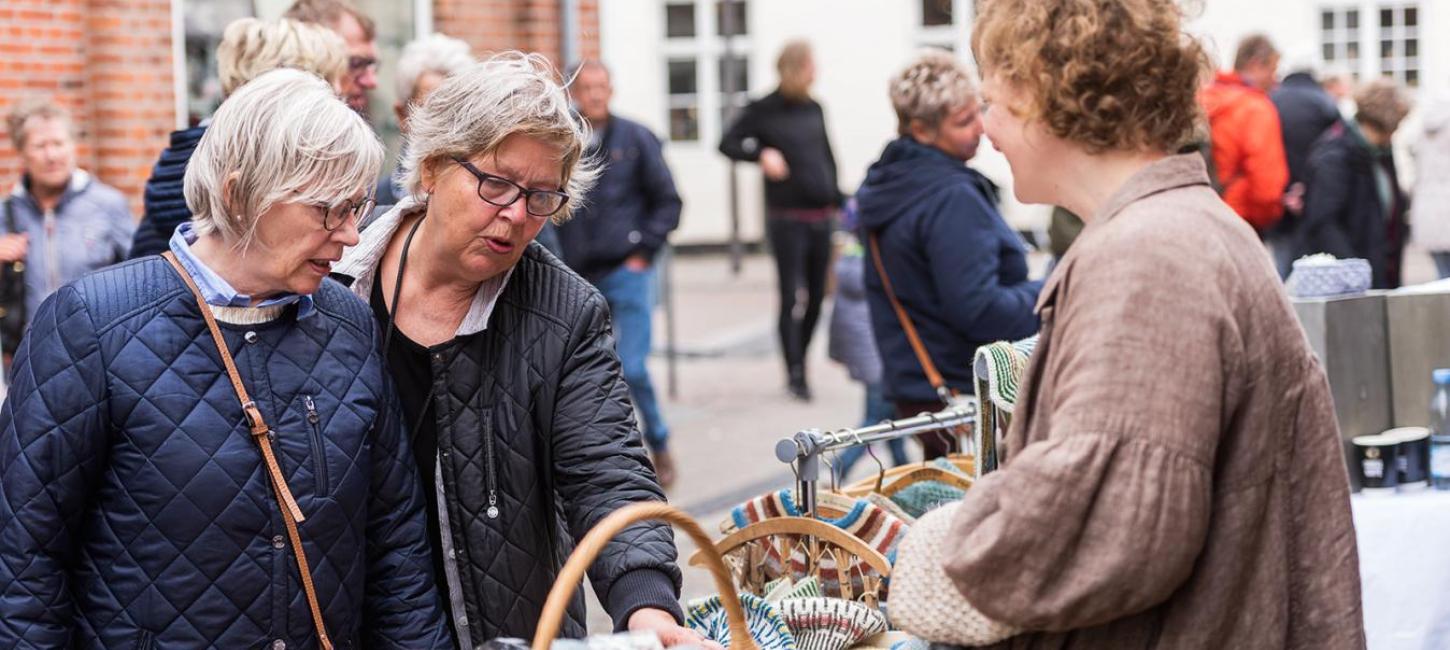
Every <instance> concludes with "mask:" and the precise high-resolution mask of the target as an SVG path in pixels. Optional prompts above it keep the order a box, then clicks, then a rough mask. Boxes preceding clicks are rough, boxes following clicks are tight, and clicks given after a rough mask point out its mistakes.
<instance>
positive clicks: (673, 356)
mask: <svg viewBox="0 0 1450 650" xmlns="http://www.w3.org/2000/svg"><path fill="white" fill-rule="evenodd" d="M657 259H658V260H659V261H658V262H656V264H658V265H659V267H660V302H661V303H662V306H663V307H664V310H665V375H666V378H667V379H666V381H667V383H668V384H669V387H668V392H669V396H670V400H671V401H673V400H676V399H679V396H680V390H679V388H680V387H679V374H678V368H677V367H676V366H677V361H678V359H679V348H678V347H677V346H676V339H675V249H674V247H673V246H670V245H669V244H665V248H664V250H663V251H661V252H660V255H659V257H658V258H657Z"/></svg>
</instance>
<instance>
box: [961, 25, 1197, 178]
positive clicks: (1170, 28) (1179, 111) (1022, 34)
mask: <svg viewBox="0 0 1450 650" xmlns="http://www.w3.org/2000/svg"><path fill="white" fill-rule="evenodd" d="M1182 22H1183V14H1182V11H1181V10H1180V9H1179V7H1178V5H1177V3H1176V2H1174V0H982V2H981V5H980V13H979V15H978V16H977V20H976V25H975V27H974V29H973V30H972V51H973V53H974V54H975V55H976V58H977V63H978V65H979V66H980V68H981V71H982V76H983V77H984V78H987V77H994V76H995V77H996V78H998V79H1000V80H1002V81H1005V82H1007V83H1008V84H1009V85H1010V86H1012V87H1014V89H1016V90H1018V91H1020V94H1021V96H1022V97H1024V98H1025V104H1026V105H1025V106H1014V107H1011V108H1012V109H1014V111H1025V113H1026V115H1027V116H1028V117H1030V118H1035V119H1040V120H1041V121H1042V122H1043V123H1044V124H1045V125H1046V126H1047V128H1048V130H1049V131H1050V132H1052V133H1053V134H1055V135H1057V136H1058V137H1061V138H1063V139H1065V140H1068V141H1071V142H1075V143H1077V144H1079V145H1082V146H1083V147H1085V148H1086V149H1087V150H1088V151H1090V152H1093V153H1098V152H1102V151H1107V150H1133V151H1148V150H1151V151H1167V152H1172V151H1176V150H1178V149H1179V148H1181V147H1182V146H1184V145H1185V144H1188V143H1190V142H1192V141H1193V138H1194V131H1195V126H1196V125H1197V123H1198V121H1199V108H1198V102H1197V100H1196V93H1197V90H1198V86H1199V81H1200V79H1201V78H1202V76H1203V75H1204V74H1205V72H1206V71H1207V70H1209V64H1208V58H1207V56H1206V55H1205V54H1204V51H1203V48H1202V47H1201V46H1200V45H1199V44H1198V42H1197V41H1196V40H1195V39H1193V38H1192V37H1190V36H1188V35H1187V34H1185V33H1184V32H1183V30H1182Z"/></svg>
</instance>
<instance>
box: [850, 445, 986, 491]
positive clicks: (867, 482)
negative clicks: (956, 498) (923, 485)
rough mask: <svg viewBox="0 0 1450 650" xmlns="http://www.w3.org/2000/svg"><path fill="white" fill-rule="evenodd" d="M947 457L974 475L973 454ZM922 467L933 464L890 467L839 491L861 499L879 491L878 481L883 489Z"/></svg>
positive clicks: (967, 472) (965, 471) (961, 468)
mask: <svg viewBox="0 0 1450 650" xmlns="http://www.w3.org/2000/svg"><path fill="white" fill-rule="evenodd" d="M946 459H947V461H948V462H950V463H951V464H952V465H955V466H956V467H957V468H958V469H960V470H961V471H962V474H965V475H966V476H971V475H972V471H973V468H974V467H975V466H976V461H975V459H973V458H972V455H971V454H951V455H948V456H947V457H946ZM920 469H932V466H931V465H928V464H926V463H925V462H921V463H911V464H907V465H900V466H897V467H893V468H891V469H888V470H886V471H885V472H882V473H880V474H874V475H872V476H868V477H866V478H863V479H861V480H859V481H856V482H855V483H852V484H850V485H848V486H846V487H844V488H841V489H840V490H838V492H840V493H841V494H844V495H846V496H848V497H856V498H858V499H859V498H861V497H864V496H866V495H868V494H870V493H872V492H877V491H878V488H877V484H878V481H879V482H880V484H881V485H882V488H880V489H881V490H884V488H885V486H886V485H888V484H891V483H895V482H896V481H897V480H898V479H900V478H901V477H903V476H905V475H907V474H909V473H911V472H914V471H916V470H920ZM947 473H948V474H951V472H947ZM958 478H961V477H960V476H959V477H958ZM943 482H944V483H945V482H946V481H943ZM949 484H950V485H955V483H954V482H953V483H949ZM902 487H906V486H902ZM888 496H889V495H888Z"/></svg>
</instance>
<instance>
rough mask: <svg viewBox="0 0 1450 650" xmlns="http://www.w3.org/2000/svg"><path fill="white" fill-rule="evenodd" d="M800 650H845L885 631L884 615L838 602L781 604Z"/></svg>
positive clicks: (798, 600) (812, 600) (859, 605)
mask: <svg viewBox="0 0 1450 650" xmlns="http://www.w3.org/2000/svg"><path fill="white" fill-rule="evenodd" d="M780 615H781V617H782V618H784V619H785V624H786V625H787V626H789V627H790V631H791V635H792V636H794V637H795V640H796V646H797V647H799V648H800V650H846V648H850V647H851V646H854V645H856V643H857V642H858V641H860V640H862V639H864V638H866V637H869V636H874V635H877V634H880V633H882V632H885V631H886V615H885V614H882V613H881V612H880V611H879V610H876V609H874V608H872V607H868V606H866V605H864V604H862V603H858V602H855V601H849V600H842V599H840V598H796V599H792V600H787V601H784V602H782V603H781V604H780Z"/></svg>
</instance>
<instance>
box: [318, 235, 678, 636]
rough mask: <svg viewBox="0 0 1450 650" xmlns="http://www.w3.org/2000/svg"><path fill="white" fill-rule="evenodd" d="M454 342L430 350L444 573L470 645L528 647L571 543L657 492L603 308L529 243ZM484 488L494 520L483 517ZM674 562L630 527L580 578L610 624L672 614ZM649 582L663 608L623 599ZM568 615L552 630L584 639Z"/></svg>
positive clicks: (661, 536)
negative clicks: (641, 611) (446, 542)
mask: <svg viewBox="0 0 1450 650" xmlns="http://www.w3.org/2000/svg"><path fill="white" fill-rule="evenodd" d="M344 279H345V278H344ZM355 290H356V288H355ZM404 307H406V301H405V302H404ZM462 340H463V341H466V343H454V344H453V345H455V346H460V347H457V348H446V347H445V348H438V349H435V354H434V361H433V364H434V367H433V375H434V378H435V379H434V381H435V383H436V384H437V391H436V396H435V398H434V399H435V402H434V406H435V407H436V408H435V411H436V413H437V417H438V448H439V455H440V460H441V461H442V462H441V463H440V465H439V467H440V471H441V477H442V482H443V488H444V491H445V494H446V499H445V500H444V505H445V507H446V508H447V512H446V514H447V519H448V528H449V532H451V539H450V541H451V544H452V547H453V549H454V551H455V557H454V558H452V559H450V560H448V563H450V564H456V566H457V579H458V581H459V587H460V588H461V591H462V596H463V598H462V600H463V607H464V610H465V611H464V614H465V617H466V620H467V621H468V624H467V625H466V626H465V627H466V628H467V630H466V633H467V635H468V637H469V638H470V640H471V641H472V643H473V644H474V645H478V644H481V643H482V642H484V641H486V640H488V639H491V638H495V637H500V636H512V637H520V638H524V639H529V638H532V636H533V632H534V627H535V625H536V624H537V622H538V618H539V613H540V611H541V610H542V609H543V604H544V599H545V598H546V597H547V596H548V592H549V588H550V587H551V586H552V585H553V582H554V577H555V575H556V574H557V573H558V569H559V568H560V567H562V566H563V563H564V560H565V559H566V558H567V557H568V554H569V552H570V551H571V550H572V549H573V545H574V540H578V539H582V538H583V537H584V535H585V534H586V533H587V532H588V531H589V529H590V528H591V527H593V526H594V525H595V524H596V523H598V522H599V521H600V520H601V519H603V518H604V517H605V516H607V515H608V514H609V513H611V512H613V511H614V510H616V509H618V508H619V507H621V506H623V505H626V504H628V503H632V502H636V501H663V500H664V494H663V492H662V491H661V489H660V487H659V484H658V482H657V481H656V479H655V476H654V472H653V470H652V469H651V466H650V464H649V461H648V458H647V457H646V455H645V451H644V447H643V444H642V439H641V436H640V433H639V429H638V427H637V426H636V424H635V418H634V411H633V407H632V406H631V402H630V401H629V393H628V389H627V388H626V386H625V383H624V379H623V375H622V371H621V367H620V363H619V357H618V356H617V355H616V354H615V350H614V337H613V336H612V335H611V331H610V326H609V311H608V305H607V303H605V301H604V299H603V297H602V296H601V295H600V294H599V292H598V291H597V290H596V289H594V287H593V286H591V285H590V284H589V283H588V282H586V281H585V280H584V279H583V278H580V277H579V276H578V275H576V274H575V273H574V272H573V271H570V270H569V269H568V267H566V266H564V264H563V263H562V262H560V261H559V260H558V259H556V258H555V257H554V256H553V255H551V254H550V253H548V252H547V251H546V250H545V249H544V248H543V246H541V245H539V244H537V243H533V244H530V245H529V247H528V249H527V250H526V251H525V253H524V255H523V257H522V258H521V259H520V260H519V262H518V264H517V265H516V266H515V267H514V270H513V274H512V275H511V276H510V277H509V280H508V284H507V286H506V287H505V288H504V290H503V293H502V294H501V295H500V296H499V298H498V301H497V303H496V305H495V307H494V311H493V314H492V316H491V317H490V319H489V321H488V328H487V329H486V330H484V331H483V332H482V334H481V335H479V336H473V337H467V338H465V339H462ZM450 359H451V362H450ZM491 492H493V493H494V494H495V496H496V500H495V503H496V504H497V508H498V512H497V514H498V516H497V518H490V517H489V516H488V508H489V504H490V500H489V495H490V493H491ZM675 555H676V552H675V545H674V539H673V536H672V533H671V531H670V529H669V527H668V526H666V525H664V524H655V525H650V524H647V525H640V526H635V527H632V528H630V529H628V530H626V531H624V533H623V534H621V535H619V536H618V537H616V538H615V540H614V541H613V543H611V544H610V545H609V546H608V547H607V548H606V549H605V550H604V552H603V553H602V554H601V555H600V557H599V559H598V561H596V562H595V563H594V565H593V567H592V568H591V569H590V572H589V579H590V582H591V584H592V585H593V586H594V589H595V592H596V593H597V594H598V595H599V598H600V601H601V602H603V603H604V604H605V606H606V608H608V609H609V610H610V614H611V615H612V616H613V617H614V618H615V622H616V626H617V627H618V626H621V625H622V624H623V623H624V622H625V621H624V620H623V619H624V618H626V617H627V616H628V614H629V613H630V612H629V611H625V609H626V608H628V607H631V606H632V607H634V608H637V607H639V606H641V605H643V606H650V607H662V608H666V609H668V610H672V611H673V613H675V615H676V616H679V615H680V614H679V605H678V603H677V602H676V600H675V599H676V598H677V597H678V593H679V585H680V572H679V569H678V567H676V566H675ZM661 575H663V577H664V578H665V579H666V580H668V582H669V584H670V585H671V586H672V591H673V593H672V594H669V596H670V597H669V598H667V599H666V602H648V603H640V602H637V601H634V600H633V599H632V598H631V596H633V595H634V594H632V593H627V592H633V591H635V590H637V589H641V588H644V585H646V584H657V583H658V582H660V580H658V578H659V577H660V576H661ZM616 589H618V590H619V591H618V592H615V590H616ZM646 589H647V588H646ZM576 593H577V592H576ZM452 604H453V606H454V607H455V609H456V608H457V606H458V603H452ZM456 619H457V617H455V623H456V622H457V620H456ZM569 619H570V620H569V621H567V622H566V623H565V625H564V628H563V631H562V633H563V634H565V635H566V636H582V635H583V633H584V600H583V597H582V595H578V596H576V598H575V600H574V602H573V603H572V605H571V607H570V610H569ZM463 632H464V631H463V630H461V629H460V637H462V636H463Z"/></svg>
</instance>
